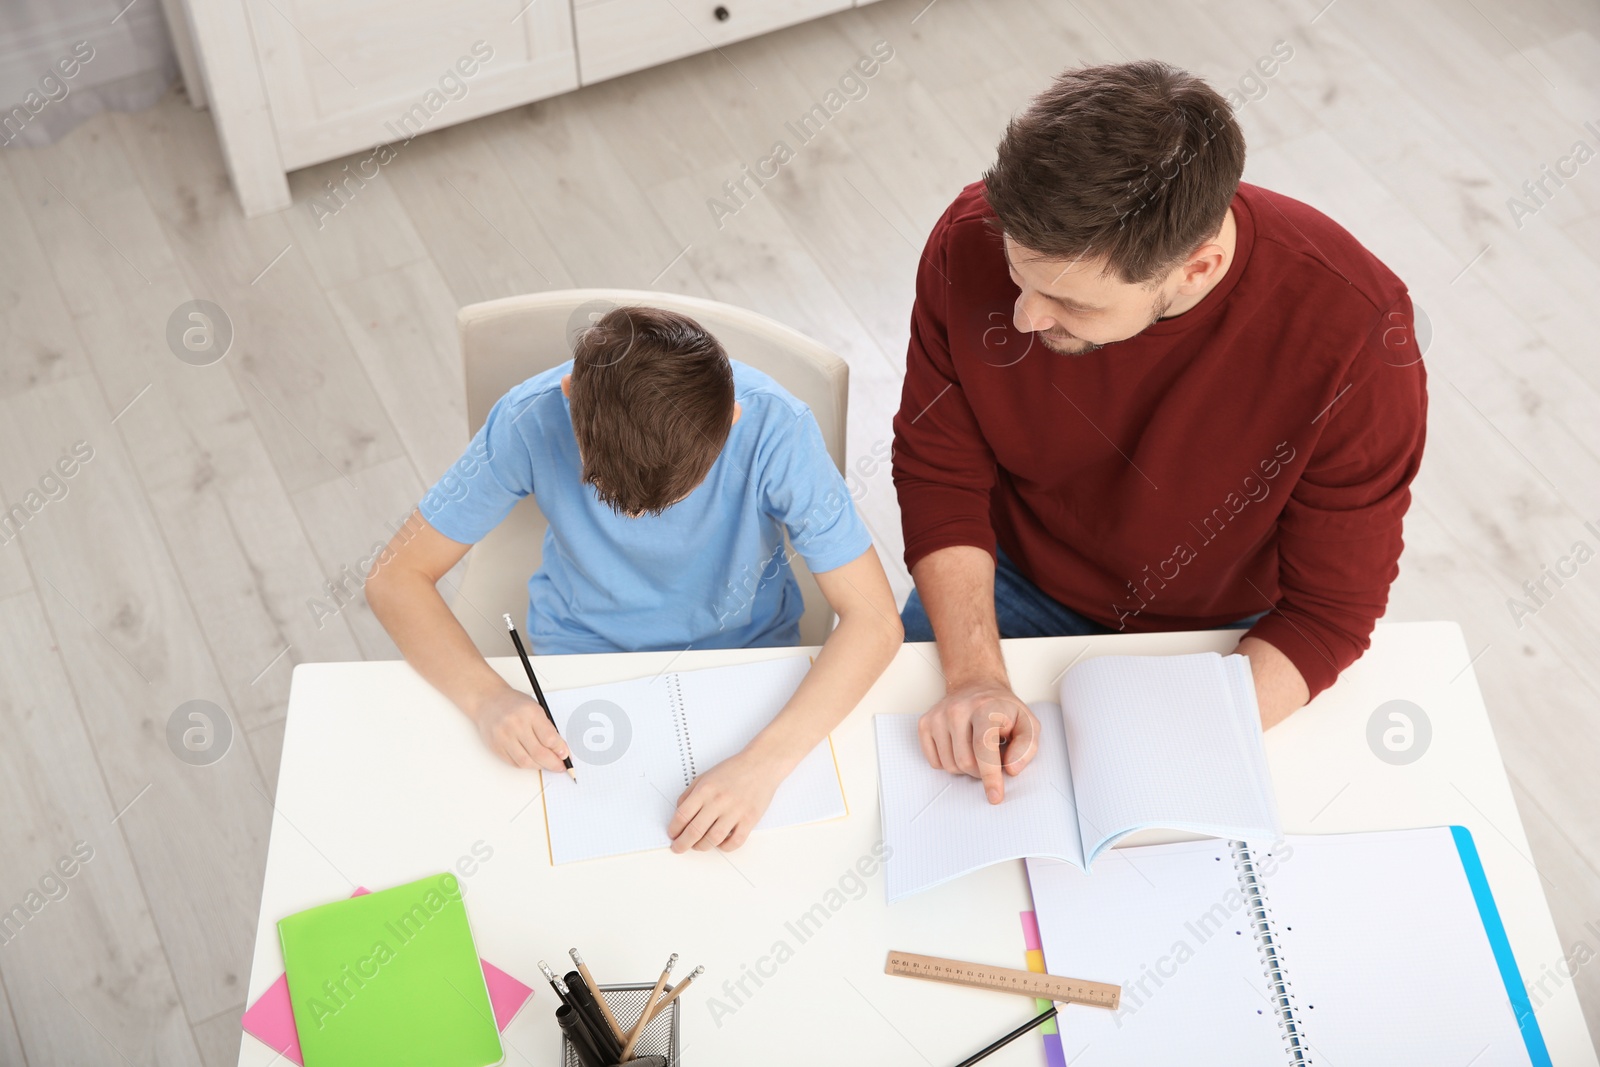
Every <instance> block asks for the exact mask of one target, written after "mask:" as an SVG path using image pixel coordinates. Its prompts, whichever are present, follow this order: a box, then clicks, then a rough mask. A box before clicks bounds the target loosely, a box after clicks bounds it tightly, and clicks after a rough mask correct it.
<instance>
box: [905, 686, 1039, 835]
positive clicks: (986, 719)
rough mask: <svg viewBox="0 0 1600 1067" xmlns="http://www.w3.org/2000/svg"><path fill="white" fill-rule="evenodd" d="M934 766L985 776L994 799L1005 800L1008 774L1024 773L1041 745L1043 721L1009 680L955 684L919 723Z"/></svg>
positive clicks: (986, 789) (924, 748)
mask: <svg viewBox="0 0 1600 1067" xmlns="http://www.w3.org/2000/svg"><path fill="white" fill-rule="evenodd" d="M917 736H918V738H919V739H920V740H921V742H922V754H923V755H924V756H926V757H927V759H928V763H929V765H931V766H934V767H943V768H944V769H945V770H947V771H949V772H950V773H951V774H967V775H971V776H972V777H974V778H979V779H982V781H983V791H984V794H985V795H986V796H987V797H988V798H989V803H991V804H998V803H1000V801H1001V800H1003V799H1005V793H1006V788H1005V776H1006V775H1007V774H1012V775H1016V774H1021V773H1022V770H1023V768H1025V767H1026V766H1027V765H1028V764H1029V763H1030V762H1031V761H1032V760H1033V756H1034V753H1035V752H1037V751H1038V750H1039V720H1038V719H1037V718H1036V717H1035V716H1034V714H1033V712H1032V711H1030V710H1028V705H1026V704H1024V703H1023V702H1022V701H1021V700H1019V699H1017V695H1016V694H1015V693H1013V692H1012V691H1011V687H1010V686H1009V685H1008V684H1007V683H1006V682H1005V681H1004V680H994V681H988V682H979V683H977V684H974V685H967V686H962V687H960V688H957V689H952V690H951V691H950V692H949V693H948V694H946V696H945V698H944V699H943V700H941V701H939V703H937V704H935V705H934V706H933V707H932V708H931V709H929V710H928V712H927V713H926V714H924V715H923V716H922V718H921V719H920V720H919V721H918V722H917Z"/></svg>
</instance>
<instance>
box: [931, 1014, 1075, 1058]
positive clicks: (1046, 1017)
mask: <svg viewBox="0 0 1600 1067" xmlns="http://www.w3.org/2000/svg"><path fill="white" fill-rule="evenodd" d="M1055 1017H1056V1007H1055V1005H1054V1004H1052V1005H1050V1010H1049V1011H1041V1012H1040V1013H1039V1014H1038V1015H1035V1016H1034V1017H1033V1018H1031V1019H1029V1020H1028V1021H1027V1022H1025V1023H1023V1024H1022V1025H1021V1026H1019V1027H1017V1028H1016V1029H1015V1030H1013V1031H1011V1032H1010V1033H1009V1034H1007V1035H1006V1036H1005V1037H1002V1038H1001V1039H1000V1040H998V1041H996V1042H995V1043H994V1044H992V1045H990V1046H989V1047H988V1048H986V1049H984V1050H983V1051H981V1052H976V1053H974V1054H972V1055H971V1056H968V1057H967V1058H966V1059H964V1060H962V1061H961V1062H960V1063H958V1064H956V1067H972V1065H973V1064H974V1063H977V1062H978V1061H979V1060H981V1059H983V1058H984V1057H985V1056H987V1055H989V1053H991V1052H995V1051H998V1050H999V1049H1002V1048H1005V1047H1006V1046H1007V1045H1009V1044H1011V1042H1013V1041H1015V1040H1016V1039H1017V1038H1019V1037H1021V1036H1022V1035H1023V1034H1025V1033H1027V1032H1028V1031H1029V1030H1032V1029H1033V1028H1035V1027H1038V1026H1043V1025H1044V1024H1045V1023H1047V1022H1049V1021H1050V1020H1051V1019H1054V1018H1055Z"/></svg>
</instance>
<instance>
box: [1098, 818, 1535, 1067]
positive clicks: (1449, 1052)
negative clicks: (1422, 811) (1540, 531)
mask: <svg viewBox="0 0 1600 1067" xmlns="http://www.w3.org/2000/svg"><path fill="white" fill-rule="evenodd" d="M1286 844H1287V845H1289V846H1290V848H1291V849H1292V850H1293V851H1292V855H1291V856H1290V858H1289V859H1288V860H1287V861H1286V862H1284V863H1282V864H1281V865H1280V867H1279V869H1278V870H1276V871H1274V872H1273V873H1272V875H1271V876H1270V877H1269V878H1268V879H1267V897H1268V899H1269V901H1270V903H1271V905H1272V910H1273V914H1274V918H1275V921H1276V923H1277V926H1278V929H1279V937H1280V939H1281V941H1282V958H1283V962H1284V966H1285V970H1286V971H1287V972H1288V975H1289V979H1290V983H1291V989H1292V992H1293V994H1294V996H1295V1000H1296V1002H1297V1014H1298V1015H1299V1018H1300V1021H1301V1023H1302V1025H1303V1026H1304V1027H1305V1034H1306V1037H1307V1038H1308V1039H1309V1040H1310V1042H1311V1045H1312V1049H1313V1051H1314V1052H1315V1053H1317V1054H1319V1055H1318V1062H1321V1061H1322V1060H1326V1061H1327V1062H1328V1063H1335V1064H1352V1063H1353V1064H1362V1063H1419V1064H1420V1063H1438V1064H1450V1063H1454V1064H1467V1063H1470V1064H1472V1067H1512V1065H1521V1067H1526V1065H1527V1064H1528V1063H1529V1062H1530V1060H1529V1056H1528V1051H1527V1046H1526V1045H1525V1044H1524V1042H1523V1039H1522V1034H1521V1031H1520V1030H1518V1028H1517V1019H1516V1015H1515V1014H1514V1012H1513V1011H1512V1008H1511V1002H1510V1000H1509V998H1508V996H1507V994H1506V987H1505V983H1504V981H1503V980H1502V979H1501V976H1500V972H1499V970H1498V967H1497V965H1496V962H1495V958H1494V952H1493V950H1492V949H1491V948H1490V946H1489V939H1488V935H1487V934H1485V933H1484V928H1483V922H1482V920H1481V918H1480V917H1479V914H1478V906H1477V902H1476V900H1475V898H1474V897H1473V894H1472V889H1471V886H1470V885H1469V883H1468V881H1467V876H1466V871H1465V869H1464V868H1463V867H1462V864H1461V857H1460V854H1459V852H1458V851H1457V849H1456V844H1455V841H1454V839H1453V837H1452V836H1451V833H1450V828H1449V827H1447V826H1437V827H1429V828H1426V829H1421V830H1394V831H1387V832H1383V833H1364V834H1332V835H1329V836H1326V837H1299V836H1295V837H1290V838H1288V839H1287V841H1286ZM1279 851H1280V853H1281V852H1282V850H1281V849H1280V850H1279ZM1097 877H1098V875H1097ZM1352 946H1359V948H1358V949H1357V950H1355V951H1352Z"/></svg>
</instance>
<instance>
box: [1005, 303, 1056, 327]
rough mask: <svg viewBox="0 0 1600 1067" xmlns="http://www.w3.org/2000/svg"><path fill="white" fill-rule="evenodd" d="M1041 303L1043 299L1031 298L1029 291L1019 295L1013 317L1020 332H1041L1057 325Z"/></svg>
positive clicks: (1013, 321) (1014, 323)
mask: <svg viewBox="0 0 1600 1067" xmlns="http://www.w3.org/2000/svg"><path fill="white" fill-rule="evenodd" d="M1040 303H1042V301H1035V300H1032V299H1030V298H1029V296H1028V294H1027V293H1023V294H1022V295H1021V296H1019V297H1017V304H1016V307H1015V309H1014V310H1013V314H1012V316H1011V319H1012V323H1013V325H1015V326H1016V328H1017V331H1018V332H1019V333H1039V332H1041V331H1044V330H1048V329H1050V328H1052V327H1053V326H1055V325H1056V321H1055V319H1053V318H1051V317H1050V316H1049V315H1048V314H1046V313H1045V312H1044V310H1043V308H1041V307H1040V306H1039V304H1040Z"/></svg>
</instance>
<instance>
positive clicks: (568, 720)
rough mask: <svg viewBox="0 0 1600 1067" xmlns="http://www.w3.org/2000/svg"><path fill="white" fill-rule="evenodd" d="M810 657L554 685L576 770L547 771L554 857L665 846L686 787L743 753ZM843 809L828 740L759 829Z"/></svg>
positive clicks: (837, 814) (554, 710)
mask: <svg viewBox="0 0 1600 1067" xmlns="http://www.w3.org/2000/svg"><path fill="white" fill-rule="evenodd" d="M810 666H811V662H810V660H809V659H804V658H795V657H791V658H787V659H776V660H764V661H762V662H759V663H744V664H739V665H737V666H732V667H712V668H708V669H705V670H698V671H680V672H675V673H670V674H663V675H660V676H658V677H655V678H640V679H638V680H636V681H631V682H614V683H611V684H608V685H596V686H588V687H585V688H583V689H566V690H562V691H559V692H554V693H550V694H548V696H549V699H550V712H551V714H553V715H554V716H555V720H556V723H557V725H558V726H559V728H560V730H561V736H562V737H563V738H565V739H566V741H567V745H568V747H570V748H571V749H572V764H573V767H574V769H575V770H576V771H577V772H578V778H579V781H577V782H573V781H572V780H571V779H570V778H568V777H566V776H565V775H562V774H545V775H544V805H545V819H546V822H547V824H548V826H549V829H550V861H551V862H552V863H571V862H573V861H574V860H586V859H595V858H597V857H600V856H615V855H620V854H622V853H624V852H640V851H643V850H645V849H651V848H666V847H667V846H669V845H670V844H672V840H671V838H669V837H667V824H668V823H670V822H671V821H672V815H673V812H674V810H676V807H677V802H678V797H679V796H680V795H682V793H683V791H684V790H685V789H687V788H689V786H690V784H691V783H693V781H694V780H695V779H696V778H697V777H699V776H700V775H701V774H703V773H705V772H706V771H708V770H710V769H711V768H712V767H714V766H716V765H717V764H718V763H721V762H722V761H723V760H725V759H727V758H728V757H729V756H733V755H736V754H737V753H738V752H739V751H740V750H741V749H742V748H744V746H745V745H747V744H748V743H749V742H750V740H751V739H752V738H753V737H755V736H756V734H758V733H760V732H761V730H762V728H764V727H765V726H766V725H767V724H768V723H769V722H771V721H772V720H773V717H774V716H776V715H777V714H778V712H779V711H781V710H782V708H783V705H784V704H785V703H787V702H788V700H789V698H790V697H791V696H793V695H794V691H795V690H796V689H798V688H799V687H800V681H801V679H803V678H804V677H805V675H806V671H807V670H808V669H810ZM844 815H845V801H844V788H843V786H842V785H841V784H840V782H839V772H838V767H837V765H836V764H835V763H834V758H833V745H832V742H831V741H829V740H826V739H825V740H824V741H823V742H822V743H821V744H819V745H818V746H817V747H816V748H814V749H812V750H811V751H810V752H809V753H808V754H807V755H806V757H805V758H804V759H803V760H801V761H800V765H799V766H798V767H796V768H795V769H794V771H793V773H791V774H790V775H789V777H787V778H785V779H784V781H783V783H782V784H781V785H779V786H778V790H777V792H776V793H774V794H773V797H772V804H771V805H770V806H769V807H768V808H767V813H766V815H765V816H763V817H762V819H761V821H760V822H759V823H758V824H756V829H757V830H770V829H773V828H775V827H780V826H794V825H797V824H799V823H807V822H820V821H822V820H824V819H836V818H841V817H843V816H844Z"/></svg>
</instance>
